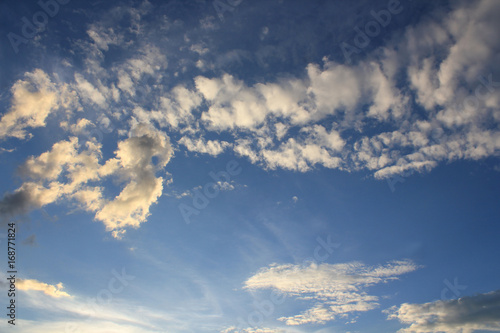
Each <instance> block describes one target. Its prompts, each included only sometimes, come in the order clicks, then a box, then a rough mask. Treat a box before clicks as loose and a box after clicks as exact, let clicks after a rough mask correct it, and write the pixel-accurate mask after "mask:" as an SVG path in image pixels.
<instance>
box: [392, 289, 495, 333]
mask: <svg viewBox="0 0 500 333" xmlns="http://www.w3.org/2000/svg"><path fill="white" fill-rule="evenodd" d="M385 312H386V313H387V314H388V315H389V319H398V320H399V321H400V322H402V323H404V324H407V325H410V326H409V327H407V328H403V329H401V330H399V332H401V333H403V332H408V333H409V332H417V333H418V332H427V333H431V332H435V333H438V332H445V333H472V332H475V331H491V332H500V291H498V290H497V291H492V292H489V293H485V294H478V295H474V296H468V297H462V298H459V299H455V300H448V301H435V302H430V303H424V304H408V303H405V304H402V305H401V306H399V307H397V306H394V307H392V308H391V309H389V310H386V311H385Z"/></svg>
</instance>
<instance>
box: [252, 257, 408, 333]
mask: <svg viewBox="0 0 500 333" xmlns="http://www.w3.org/2000/svg"><path fill="white" fill-rule="evenodd" d="M417 268H418V266H417V265H415V264H414V263H413V262H411V261H408V260H404V261H394V262H390V263H387V264H386V265H383V266H378V267H368V266H366V265H364V264H362V263H359V262H352V263H346V264H321V265H316V264H314V263H313V264H311V265H310V266H301V265H293V264H287V265H271V266H270V267H267V268H263V269H261V270H260V271H259V272H257V273H256V274H255V275H253V276H252V277H250V278H249V279H248V280H247V281H246V282H245V288H246V289H248V290H257V289H267V288H274V289H278V290H280V291H281V292H283V293H285V294H288V295H290V296H295V297H297V298H299V299H303V300H311V301H314V302H315V305H314V306H313V307H312V308H310V309H308V310H306V311H304V312H302V313H301V314H298V315H294V316H290V317H282V318H279V320H281V321H284V322H285V323H286V324H287V325H302V324H306V323H316V324H324V323H325V322H327V321H331V320H334V319H336V318H338V317H346V316H347V315H348V314H350V313H352V312H363V311H369V310H372V309H375V308H377V307H378V306H379V304H378V303H377V301H378V297H377V296H374V295H369V294H367V293H366V292H365V291H364V289H366V288H367V287H369V286H372V285H375V284H379V283H384V282H387V281H390V280H396V279H398V276H399V275H402V274H405V273H409V272H412V271H414V270H416V269H417Z"/></svg>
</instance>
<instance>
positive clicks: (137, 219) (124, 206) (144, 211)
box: [0, 124, 172, 238]
mask: <svg viewBox="0 0 500 333" xmlns="http://www.w3.org/2000/svg"><path fill="white" fill-rule="evenodd" d="M115 155H116V157H115V158H111V159H109V160H107V161H106V162H105V163H104V164H100V163H99V160H100V157H101V145H99V144H97V143H95V142H94V141H88V142H87V143H86V149H85V150H84V149H82V147H80V145H79V142H78V139H77V138H76V137H72V138H70V139H69V140H67V141H60V142H58V143H56V144H54V146H53V147H52V150H50V151H48V152H45V153H43V154H41V155H40V156H38V157H30V158H29V159H28V160H27V161H26V163H25V164H24V165H23V166H22V167H21V168H20V171H21V174H22V175H24V177H27V178H29V180H28V181H26V182H24V183H23V184H22V185H21V187H20V188H18V189H17V190H16V191H14V192H13V193H9V194H7V195H5V196H4V198H3V199H2V201H0V212H1V214H2V215H11V214H18V213H24V212H26V211H28V210H30V209H34V208H40V207H43V206H45V205H47V204H50V203H53V202H56V201H58V199H61V198H67V199H75V200H76V201H77V202H79V203H80V204H81V207H82V208H83V209H85V210H88V211H95V212H96V215H95V218H96V219H97V220H100V221H102V222H103V223H104V225H105V226H106V230H108V231H110V232H113V235H114V236H115V237H117V238H120V237H121V236H122V235H123V233H124V231H125V228H127V227H135V228H137V227H138V226H139V225H140V224H141V223H143V222H145V221H146V218H147V217H148V215H149V207H150V206H151V205H152V204H154V203H155V202H156V201H157V199H158V197H160V196H161V194H162V191H163V181H164V179H163V178H162V177H156V176H155V174H156V172H158V171H160V170H163V169H164V168H165V166H166V165H167V163H168V162H169V160H170V158H171V156H172V148H171V146H170V142H169V139H168V137H167V136H166V135H165V134H164V133H163V132H160V131H158V130H156V129H154V128H152V127H150V126H147V125H145V124H138V125H136V126H134V127H133V128H132V130H131V131H130V137H129V138H127V139H125V140H123V141H120V142H118V149H117V150H116V151H115ZM153 157H156V158H157V163H156V164H153ZM109 176H113V177H116V178H118V179H120V180H121V181H122V182H126V184H125V185H124V187H123V188H122V190H121V192H120V194H118V195H117V196H116V197H115V198H114V199H111V200H110V199H106V198H104V197H103V190H104V188H103V187H102V186H99V185H96V182H98V181H101V180H103V179H104V178H105V177H109Z"/></svg>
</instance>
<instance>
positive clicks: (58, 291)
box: [16, 279, 70, 298]
mask: <svg viewBox="0 0 500 333" xmlns="http://www.w3.org/2000/svg"><path fill="white" fill-rule="evenodd" d="M16 286H17V288H18V289H19V290H22V291H30V290H35V291H42V292H43V293H44V294H45V295H48V296H50V297H54V298H60V297H70V295H69V294H68V293H66V292H65V291H62V289H63V284H62V283H60V282H59V283H58V284H56V285H50V284H47V283H44V282H40V281H38V280H34V279H27V280H25V279H18V280H17V284H16Z"/></svg>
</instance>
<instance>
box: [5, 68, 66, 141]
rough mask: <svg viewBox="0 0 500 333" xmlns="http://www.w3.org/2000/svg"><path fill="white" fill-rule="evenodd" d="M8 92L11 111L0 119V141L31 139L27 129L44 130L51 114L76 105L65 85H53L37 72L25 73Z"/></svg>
mask: <svg viewBox="0 0 500 333" xmlns="http://www.w3.org/2000/svg"><path fill="white" fill-rule="evenodd" d="M11 92H12V100H11V108H10V110H9V111H8V112H6V113H5V114H4V115H3V116H2V118H1V119H0V139H6V138H9V137H14V138H18V139H25V138H26V137H31V134H30V133H28V132H27V129H29V128H37V127H44V126H45V125H46V120H47V117H49V115H50V114H51V113H53V112H55V111H56V110H58V109H60V108H64V107H69V106H71V104H72V103H74V102H75V96H74V94H73V93H71V92H70V91H68V87H67V85H65V84H56V83H54V82H52V80H51V79H50V77H49V76H48V75H47V74H46V73H45V72H44V71H42V70H40V69H36V70H34V71H33V72H28V73H26V74H25V79H24V80H18V81H17V82H16V83H15V84H14V85H13V86H12V88H11Z"/></svg>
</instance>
